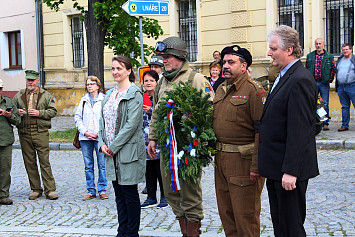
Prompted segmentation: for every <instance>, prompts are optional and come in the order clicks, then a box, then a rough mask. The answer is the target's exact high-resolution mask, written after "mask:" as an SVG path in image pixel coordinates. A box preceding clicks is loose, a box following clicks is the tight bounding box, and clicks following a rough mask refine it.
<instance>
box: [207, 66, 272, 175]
mask: <svg viewBox="0 0 355 237" xmlns="http://www.w3.org/2000/svg"><path fill="white" fill-rule="evenodd" d="M265 101H266V92H265V90H264V88H263V86H262V85H261V84H260V83H259V82H257V81H255V80H253V79H251V78H250V76H248V74H247V73H244V74H243V75H241V76H240V77H239V78H238V79H237V80H236V81H235V82H234V83H233V84H232V85H230V87H229V88H228V90H227V81H224V82H223V83H222V84H221V85H220V86H219V87H218V89H217V91H216V95H215V98H214V100H213V108H214V111H213V130H214V132H215V134H216V137H217V141H218V142H221V143H225V144H233V145H239V146H242V145H247V144H249V145H251V144H253V143H254V146H252V145H251V148H250V149H248V150H249V151H250V152H249V154H246V153H247V152H248V151H246V153H245V154H242V156H243V155H245V157H250V158H251V159H252V164H251V168H250V169H251V170H250V171H252V172H255V173H258V142H259V127H260V118H261V115H262V112H263V107H264V103H265ZM240 153H242V152H240Z"/></svg>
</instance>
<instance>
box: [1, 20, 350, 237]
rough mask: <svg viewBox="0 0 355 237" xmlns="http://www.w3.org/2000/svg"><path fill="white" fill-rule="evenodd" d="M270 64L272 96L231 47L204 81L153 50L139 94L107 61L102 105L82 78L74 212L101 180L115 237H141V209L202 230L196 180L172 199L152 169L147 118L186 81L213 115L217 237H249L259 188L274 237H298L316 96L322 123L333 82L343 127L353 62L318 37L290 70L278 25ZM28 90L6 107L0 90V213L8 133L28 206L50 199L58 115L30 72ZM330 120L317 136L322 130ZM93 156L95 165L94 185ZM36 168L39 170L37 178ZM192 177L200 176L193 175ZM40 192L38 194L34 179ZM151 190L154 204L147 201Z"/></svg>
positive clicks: (172, 50) (287, 41)
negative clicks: (79, 193) (142, 188)
mask: <svg viewBox="0 0 355 237" xmlns="http://www.w3.org/2000/svg"><path fill="white" fill-rule="evenodd" d="M267 40H268V43H269V50H268V53H267V54H268V56H270V57H271V59H272V68H273V71H275V72H277V73H274V74H275V76H274V78H273V80H274V83H273V86H272V88H271V89H270V91H268V92H267V91H265V89H264V87H263V86H262V85H261V84H260V83H259V82H257V81H255V80H254V79H252V78H251V76H250V73H249V68H250V66H251V65H252V62H253V59H252V55H251V54H250V52H249V51H248V50H247V49H245V48H242V47H240V46H238V45H232V46H227V47H225V48H224V49H223V50H222V51H221V52H219V51H215V52H214V53H213V58H214V61H213V62H212V63H211V64H210V77H206V76H204V75H202V74H200V73H197V72H195V71H193V70H192V69H191V67H190V65H189V62H188V60H187V55H188V52H187V48H186V43H185V42H184V41H183V40H182V39H181V38H179V37H168V38H166V39H164V40H163V41H159V42H157V44H156V48H155V53H156V55H155V56H153V57H152V58H151V61H150V63H149V67H150V70H148V71H146V72H144V74H143V80H142V81H143V85H142V88H143V91H144V93H143V92H142V90H141V88H140V87H139V86H137V85H136V84H135V79H136V77H135V74H134V71H133V68H132V63H131V61H130V59H129V58H127V57H125V56H115V57H113V59H112V76H113V79H114V81H115V82H116V83H117V84H116V85H115V86H114V87H113V88H112V89H110V90H109V91H107V93H106V95H104V94H103V93H102V86H101V83H100V80H99V78H97V77H95V76H89V77H87V78H86V81H85V86H86V87H85V91H86V94H85V95H84V96H83V97H82V98H81V100H80V103H79V105H78V107H77V111H76V113H75V124H76V127H77V129H78V131H79V140H80V146H81V151H82V155H83V160H84V167H85V177H86V189H87V195H85V196H84V197H83V200H84V201H88V200H91V199H94V198H96V195H97V194H98V195H99V197H100V198H101V199H108V196H107V195H106V188H107V181H111V182H112V185H113V188H114V193H115V201H116V207H117V213H118V215H117V217H118V223H119V227H118V234H117V236H139V234H138V231H139V225H140V213H141V208H149V207H154V206H156V207H158V208H164V207H167V206H170V207H171V208H172V210H173V212H174V214H175V216H176V219H177V220H178V221H179V225H180V230H181V233H182V235H183V236H189V237H190V236H199V235H200V234H201V230H200V227H201V220H202V219H203V206H202V189H201V182H200V181H201V175H199V177H197V182H195V183H191V182H186V181H184V180H183V179H181V180H180V190H178V191H177V190H173V189H172V187H171V173H170V170H169V169H165V165H166V163H164V161H163V159H161V158H160V154H159V145H165V144H157V141H158V139H157V131H156V127H155V126H154V125H155V124H156V123H157V119H158V115H157V110H158V109H159V106H161V105H162V103H160V102H162V101H163V100H165V93H166V92H168V91H172V90H173V89H174V84H177V83H179V82H186V83H187V84H188V85H189V86H191V87H194V88H196V89H197V90H201V91H202V94H204V95H209V101H210V103H211V106H213V130H214V133H215V135H216V138H217V142H216V147H215V149H216V151H217V152H216V155H215V165H214V168H215V190H216V199H217V205H218V211H219V215H220V218H221V221H222V225H223V228H224V232H225V235H226V236H259V235H260V211H261V192H262V189H263V187H264V183H265V180H266V187H267V190H268V195H269V202H270V213H271V218H272V222H273V227H274V233H275V236H277V237H279V236H280V237H281V236H282V237H284V236H297V237H298V236H306V232H305V229H304V227H303V224H304V221H305V217H306V190H307V185H308V181H309V179H311V178H313V177H315V176H317V175H318V174H319V171H318V164H317V153H316V144H315V126H316V119H315V114H316V111H317V99H318V94H320V96H321V97H322V99H323V100H324V106H325V110H326V112H327V114H329V88H330V87H329V83H331V82H332V81H333V80H334V78H335V76H336V89H337V91H338V94H339V98H340V102H341V104H342V117H343V120H342V126H341V128H339V130H338V131H346V130H348V127H349V120H350V112H349V109H350V105H351V102H352V103H353V106H354V102H355V56H354V55H352V45H350V44H344V45H343V46H342V56H341V57H340V58H339V59H338V61H337V63H336V64H335V61H334V56H333V55H331V54H330V53H328V52H327V51H326V50H325V49H324V41H323V39H321V38H318V39H316V40H315V47H316V50H315V51H313V52H311V53H310V54H308V55H307V61H306V65H305V67H304V66H303V65H302V63H301V61H300V57H301V55H302V49H301V46H300V44H299V39H298V33H297V31H296V30H294V29H292V28H291V27H288V26H279V27H278V28H276V29H274V30H273V31H271V32H270V33H269V34H268V37H267ZM25 73H26V88H25V89H22V90H20V91H19V92H18V93H17V94H16V95H15V96H14V98H13V100H11V99H10V98H8V97H6V96H3V95H2V90H3V87H4V83H3V81H2V80H0V125H1V128H2V136H1V137H0V204H2V205H11V204H13V201H12V200H11V199H10V198H9V188H10V182H11V177H10V170H11V157H12V144H13V143H14V134H13V126H17V128H18V131H19V139H20V144H21V150H22V156H23V160H24V164H25V168H26V172H27V175H28V179H29V183H30V189H31V190H32V193H31V194H30V195H29V199H30V200H35V199H37V198H39V197H40V196H41V195H42V194H43V193H44V195H45V196H46V198H48V199H50V200H56V199H58V195H57V194H56V193H55V191H56V186H55V180H54V177H53V174H52V171H51V165H50V162H49V133H48V129H50V128H51V119H52V118H53V117H55V116H56V114H57V109H56V106H55V102H54V100H53V98H52V96H51V94H50V93H48V92H47V91H45V90H44V89H42V88H40V87H39V86H38V83H39V81H40V80H39V73H38V72H37V71H34V70H26V72H25ZM328 126H329V118H328V119H327V120H326V121H324V123H323V130H328V129H329V127H328ZM94 151H95V153H96V158H97V162H96V163H97V166H98V183H97V188H96V186H95V174H94V163H95V158H94ZM37 160H38V161H39V164H40V170H41V172H40V173H39V170H38V167H37ZM200 174H201V173H200ZM40 177H41V178H42V183H43V188H42V185H41V178H40ZM144 181H145V182H146V192H147V198H146V200H145V201H143V202H142V203H141V202H140V199H139V193H138V184H139V183H141V182H144ZM157 183H159V189H160V198H159V202H158V198H157Z"/></svg>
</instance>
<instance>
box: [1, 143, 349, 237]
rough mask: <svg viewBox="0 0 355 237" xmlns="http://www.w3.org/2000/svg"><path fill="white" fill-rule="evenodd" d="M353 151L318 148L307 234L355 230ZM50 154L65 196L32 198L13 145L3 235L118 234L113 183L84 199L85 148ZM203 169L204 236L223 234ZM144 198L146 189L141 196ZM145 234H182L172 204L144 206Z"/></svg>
mask: <svg viewBox="0 0 355 237" xmlns="http://www.w3.org/2000/svg"><path fill="white" fill-rule="evenodd" d="M354 157H355V150H320V151H319V152H318V160H319V167H320V171H321V175H320V176H318V177H317V178H315V179H312V180H311V181H310V183H309V189H308V193H307V199H308V206H307V219H306V223H305V227H306V231H307V234H308V236H323V237H325V236H355V228H354V220H355V214H354V199H355V195H354V192H355V191H354V190H355V187H354V181H355V175H354V162H353V159H354ZM50 159H51V162H52V167H53V173H54V176H55V178H56V183H57V192H58V194H59V195H60V197H59V199H58V200H56V201H51V200H47V199H45V198H44V197H41V198H39V199H37V200H35V201H30V200H28V198H27V197H28V195H29V194H30V190H29V184H28V180H27V176H26V172H25V170H24V167H23V162H22V155H21V151H20V150H17V149H16V150H14V152H13V168H12V186H11V189H10V197H11V198H12V199H13V200H14V205H12V206H0V236H78V237H89V236H115V234H116V229H117V213H116V207H115V203H114V194H113V189H112V186H111V185H110V184H109V187H108V191H107V194H108V196H109V199H108V200H100V199H98V198H97V199H95V200H90V201H82V200H81V198H82V197H83V196H84V195H85V194H86V188H85V177H84V164H83V161H82V157H81V152H80V151H51V155H50ZM204 171H205V172H204V175H203V178H202V185H203V192H204V193H203V197H204V199H203V205H204V214H205V218H204V220H203V221H202V231H203V235H202V236H205V237H206V236H211V237H212V236H224V233H223V228H222V226H221V222H220V219H219V216H218V212H217V207H216V199H215V192H214V180H213V168H212V167H207V168H205V170H204ZM139 188H140V189H142V188H143V184H141V185H140V186H139ZM144 199H145V195H141V201H144ZM261 227H262V233H261V236H265V237H266V236H273V232H272V223H271V220H270V214H269V205H268V199H267V192H266V190H265V189H264V192H263V194H262V214H261ZM140 234H141V236H181V235H180V233H179V226H178V222H176V221H175V219H174V215H173V213H172V211H171V209H170V208H165V209H155V208H150V209H144V210H142V215H141V232H140Z"/></svg>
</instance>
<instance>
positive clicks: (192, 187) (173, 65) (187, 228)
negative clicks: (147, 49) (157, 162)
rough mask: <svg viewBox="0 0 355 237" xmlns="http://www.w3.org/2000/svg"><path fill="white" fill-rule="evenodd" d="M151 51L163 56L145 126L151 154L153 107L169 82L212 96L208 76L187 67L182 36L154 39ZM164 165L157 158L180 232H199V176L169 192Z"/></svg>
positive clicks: (195, 233)
mask: <svg viewBox="0 0 355 237" xmlns="http://www.w3.org/2000/svg"><path fill="white" fill-rule="evenodd" d="M155 51H156V54H157V55H160V56H162V57H163V63H164V73H163V78H161V79H160V80H159V82H158V85H157V86H156V88H155V91H154V97H153V101H154V108H153V113H152V120H151V124H150V127H149V136H148V139H149V144H148V147H147V149H148V153H149V155H150V156H151V157H155V156H156V155H157V153H156V150H155V149H156V143H157V140H158V139H157V137H156V132H155V127H154V124H155V123H156V121H157V113H156V110H157V108H158V106H159V102H160V101H161V100H162V98H163V97H164V96H165V91H170V90H172V89H173V85H171V83H175V84H177V83H179V82H180V81H182V82H188V83H189V84H190V85H191V86H193V87H195V88H196V89H198V90H202V91H203V93H204V94H207V93H209V94H210V95H211V100H213V97H214V93H213V89H212V86H211V85H210V83H209V82H208V80H207V79H206V78H205V77H204V76H203V75H202V74H200V73H196V72H194V71H192V69H191V68H190V67H189V62H188V61H187V60H186V57H187V50H186V44H185V42H184V41H183V40H181V39H180V38H178V37H169V38H166V39H165V40H163V41H162V42H158V43H157V46H156V49H155ZM170 82H171V83H170ZM164 165H165V164H164V159H161V172H162V179H163V186H164V192H165V196H166V200H167V201H168V203H169V205H170V206H171V207H172V209H173V212H174V213H175V215H176V218H177V219H178V220H179V223H180V228H181V232H182V234H183V236H199V234H200V227H201V220H202V219H203V213H202V190H201V183H200V180H201V177H199V179H198V181H197V183H196V184H189V183H187V182H184V181H183V180H182V179H180V187H181V190H180V191H177V192H173V190H172V188H171V181H170V171H168V172H167V174H166V173H165V171H164V170H165V168H164Z"/></svg>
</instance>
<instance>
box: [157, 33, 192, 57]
mask: <svg viewBox="0 0 355 237" xmlns="http://www.w3.org/2000/svg"><path fill="white" fill-rule="evenodd" d="M155 52H156V54H157V55H158V56H163V55H173V56H175V57H177V58H179V59H182V60H185V58H186V57H187V49H186V43H185V42H184V41H183V40H182V39H180V38H179V37H176V36H171V37H168V38H166V39H165V40H163V41H158V42H157V45H156V46H155Z"/></svg>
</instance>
